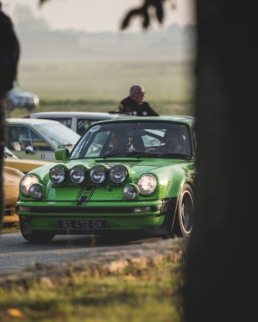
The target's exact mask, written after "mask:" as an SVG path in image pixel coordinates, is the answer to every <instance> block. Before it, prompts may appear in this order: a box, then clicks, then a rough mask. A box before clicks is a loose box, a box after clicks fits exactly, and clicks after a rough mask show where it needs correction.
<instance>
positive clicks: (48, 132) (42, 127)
mask: <svg viewBox="0 0 258 322" xmlns="http://www.w3.org/2000/svg"><path fill="white" fill-rule="evenodd" d="M34 127H35V128H36V129H37V130H38V131H39V133H42V134H44V135H45V136H46V137H48V138H49V140H50V141H51V142H52V143H53V144H54V145H55V146H56V147H57V148H62V147H64V148H65V147H67V148H68V149H69V146H73V145H75V143H76V142H77V141H78V140H79V138H80V136H79V135H78V134H77V133H75V132H74V131H72V130H70V129H69V128H68V127H66V126H65V125H63V124H61V123H59V122H53V123H52V122H51V124H50V123H47V122H46V123H40V124H36V125H34Z"/></svg>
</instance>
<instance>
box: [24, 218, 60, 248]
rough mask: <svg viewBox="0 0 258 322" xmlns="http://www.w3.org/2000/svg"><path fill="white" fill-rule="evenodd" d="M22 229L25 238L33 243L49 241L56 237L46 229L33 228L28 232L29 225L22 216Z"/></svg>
mask: <svg viewBox="0 0 258 322" xmlns="http://www.w3.org/2000/svg"><path fill="white" fill-rule="evenodd" d="M20 229H21V234H22V236H23V238H24V239H26V240H27V241H29V242H32V243H39V244H44V243H49V242H50V241H51V240H52V239H53V238H54V237H55V234H54V233H52V232H49V231H44V230H32V231H31V232H30V233H27V232H26V231H28V226H27V224H26V222H25V221H24V220H23V219H22V218H21V217H20Z"/></svg>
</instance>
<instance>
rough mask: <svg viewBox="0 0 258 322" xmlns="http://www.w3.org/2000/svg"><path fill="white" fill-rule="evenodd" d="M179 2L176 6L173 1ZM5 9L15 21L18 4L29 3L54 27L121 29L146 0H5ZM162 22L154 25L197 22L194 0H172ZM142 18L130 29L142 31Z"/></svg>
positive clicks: (85, 29) (157, 28)
mask: <svg viewBox="0 0 258 322" xmlns="http://www.w3.org/2000/svg"><path fill="white" fill-rule="evenodd" d="M172 1H173V3H176V9H174V10H173V9H171V4H172ZM1 2H2V10H3V11H4V12H5V13H6V14H7V15H9V16H10V18H11V19H12V20H13V22H14V24H15V14H14V12H15V11H14V10H15V7H16V6H17V5H26V6H28V7H29V8H30V9H31V10H32V12H33V15H34V16H35V17H38V18H44V19H45V20H46V21H47V23H48V25H49V27H50V29H51V30H57V29H61V30H62V29H73V30H76V31H79V30H81V31H86V32H101V31H106V32H119V26H120V22H121V19H122V18H123V17H124V15H125V13H126V12H127V11H128V10H130V9H132V8H135V7H139V6H140V5H141V3H142V0H51V1H47V2H45V3H44V4H43V5H42V6H41V7H39V5H38V3H39V1H38V0H1ZM165 9H166V11H165V12H166V16H165V19H164V23H163V25H162V26H160V25H158V24H157V23H156V24H155V23H154V24H152V29H155V30H162V29H165V28H166V27H167V26H169V25H171V24H172V23H176V24H179V25H180V26H184V25H186V24H189V23H190V24H194V22H195V19H194V0H168V1H167V4H166V7H165ZM141 30H142V28H141V24H140V21H139V20H134V21H133V23H131V24H130V26H129V28H128V29H127V31H126V32H137V31H141Z"/></svg>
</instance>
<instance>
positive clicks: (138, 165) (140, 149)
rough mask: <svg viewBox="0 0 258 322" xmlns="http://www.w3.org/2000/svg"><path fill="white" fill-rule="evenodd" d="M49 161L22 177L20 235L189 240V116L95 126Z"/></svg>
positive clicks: (192, 141)
mask: <svg viewBox="0 0 258 322" xmlns="http://www.w3.org/2000/svg"><path fill="white" fill-rule="evenodd" d="M55 158H56V160H57V161H58V162H57V163H55V164H53V163H52V164H49V165H48V164H47V165H44V166H42V167H39V168H37V169H34V170H32V171H30V172H29V173H28V174H26V175H25V176H24V177H23V178H22V180H21V182H20V192H19V200H18V202H17V206H16V207H17V213H18V215H19V218H20V227H21V232H22V235H23V237H24V238H25V239H26V240H28V241H31V242H48V241H50V240H52V239H53V237H54V236H55V235H63V234H95V235H106V234H109V235H115V234H122V235H125V234H129V235H135V234H139V235H142V234H143V235H144V234H146V235H148V236H150V235H152V236H154V235H156V236H162V237H166V236H185V237H189V236H190V234H191V230H192V225H193V216H194V192H193V190H194V187H193V186H194V177H195V158H196V141H195V135H194V118H193V117H191V116H170V117H138V118H137V117H127V118H121V119H116V120H106V121H100V122H97V123H95V124H93V125H92V126H91V127H90V128H89V129H88V130H87V131H86V132H85V134H84V135H83V136H82V137H81V138H80V140H79V141H78V142H77V144H76V146H75V147H74V149H73V150H72V151H71V152H70V153H69V151H68V150H67V149H60V150H56V151H55Z"/></svg>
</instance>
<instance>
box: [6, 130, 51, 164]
mask: <svg viewBox="0 0 258 322" xmlns="http://www.w3.org/2000/svg"><path fill="white" fill-rule="evenodd" d="M13 129H15V130H16V131H17V130H18V131H17V132H19V142H20V145H19V148H17V144H15V145H12V144H8V145H7V147H8V148H9V149H10V150H11V151H12V152H13V153H14V154H15V155H16V156H17V157H19V158H22V159H32V160H47V161H51V160H55V152H54V151H55V148H54V147H53V146H52V145H51V143H49V142H47V141H46V140H45V139H44V138H43V137H42V136H41V135H40V134H39V133H36V131H35V130H34V129H32V128H30V127H28V126H19V125H10V126H8V135H10V133H11V132H12V130H13ZM8 142H11V136H9V137H8Z"/></svg>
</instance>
